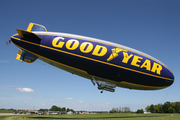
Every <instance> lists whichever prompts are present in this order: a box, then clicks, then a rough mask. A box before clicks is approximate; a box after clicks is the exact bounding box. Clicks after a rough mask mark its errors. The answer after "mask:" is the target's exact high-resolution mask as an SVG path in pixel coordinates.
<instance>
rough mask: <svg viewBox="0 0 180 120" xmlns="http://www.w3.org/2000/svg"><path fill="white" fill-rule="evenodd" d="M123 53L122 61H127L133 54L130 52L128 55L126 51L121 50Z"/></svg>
mask: <svg viewBox="0 0 180 120" xmlns="http://www.w3.org/2000/svg"><path fill="white" fill-rule="evenodd" d="M123 55H124V58H123V60H122V62H123V63H128V61H129V59H130V58H131V57H132V56H133V54H130V55H129V56H128V53H126V52H123Z"/></svg>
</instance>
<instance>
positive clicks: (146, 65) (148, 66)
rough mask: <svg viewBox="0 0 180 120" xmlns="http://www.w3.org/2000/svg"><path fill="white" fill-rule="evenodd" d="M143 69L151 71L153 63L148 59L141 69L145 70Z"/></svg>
mask: <svg viewBox="0 0 180 120" xmlns="http://www.w3.org/2000/svg"><path fill="white" fill-rule="evenodd" d="M143 67H145V68H146V70H149V71H150V70H151V61H150V60H147V59H146V60H145V61H144V63H143V64H142V65H141V67H140V68H143Z"/></svg>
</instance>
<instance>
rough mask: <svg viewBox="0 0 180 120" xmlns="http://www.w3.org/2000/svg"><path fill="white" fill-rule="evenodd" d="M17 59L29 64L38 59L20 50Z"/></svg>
mask: <svg viewBox="0 0 180 120" xmlns="http://www.w3.org/2000/svg"><path fill="white" fill-rule="evenodd" d="M16 59H17V60H20V61H24V62H27V63H32V62H34V61H35V60H36V59H37V57H36V56H34V55H32V54H30V53H28V52H24V51H21V50H19V51H18V53H17V57H16Z"/></svg>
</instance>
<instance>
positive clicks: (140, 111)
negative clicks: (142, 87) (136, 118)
mask: <svg viewBox="0 0 180 120" xmlns="http://www.w3.org/2000/svg"><path fill="white" fill-rule="evenodd" d="M136 113H144V110H143V109H138V110H137V111H136Z"/></svg>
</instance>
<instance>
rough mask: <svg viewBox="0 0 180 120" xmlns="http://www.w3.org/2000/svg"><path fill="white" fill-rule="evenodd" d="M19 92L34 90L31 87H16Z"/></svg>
mask: <svg viewBox="0 0 180 120" xmlns="http://www.w3.org/2000/svg"><path fill="white" fill-rule="evenodd" d="M16 90H18V91H20V92H34V90H32V89H31V88H16Z"/></svg>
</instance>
